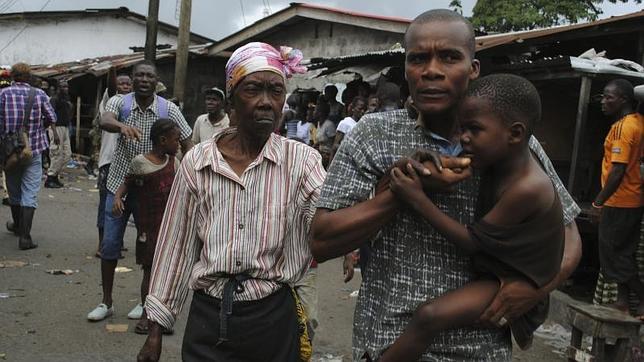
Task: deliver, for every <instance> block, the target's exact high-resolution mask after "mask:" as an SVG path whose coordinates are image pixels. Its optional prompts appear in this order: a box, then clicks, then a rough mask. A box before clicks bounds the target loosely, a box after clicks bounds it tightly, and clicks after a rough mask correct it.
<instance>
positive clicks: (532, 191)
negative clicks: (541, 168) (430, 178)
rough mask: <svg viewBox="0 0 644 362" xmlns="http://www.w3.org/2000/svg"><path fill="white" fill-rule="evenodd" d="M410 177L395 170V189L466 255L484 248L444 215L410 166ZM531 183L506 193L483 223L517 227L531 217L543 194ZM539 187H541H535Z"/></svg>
mask: <svg viewBox="0 0 644 362" xmlns="http://www.w3.org/2000/svg"><path fill="white" fill-rule="evenodd" d="M407 171H408V173H409V174H410V176H406V175H403V174H402V171H400V170H399V169H394V170H393V171H392V186H393V187H394V192H395V193H396V194H399V195H400V196H401V197H402V198H403V199H405V200H406V201H407V203H408V204H409V205H410V206H412V208H413V209H414V210H416V212H418V213H419V214H420V215H421V216H422V217H423V218H424V219H425V220H426V221H427V222H428V223H429V224H430V225H432V227H434V229H436V231H438V232H439V233H441V234H442V235H444V236H445V237H446V238H447V239H448V240H450V241H451V242H452V243H454V244H456V245H457V246H458V247H460V248H462V249H463V250H464V251H465V252H466V253H467V254H473V253H474V252H476V251H478V250H480V249H481V246H480V244H479V242H478V241H477V240H476V239H475V238H474V237H472V234H471V233H470V232H469V231H468V229H467V227H466V226H464V225H462V224H461V223H459V222H458V221H456V220H454V219H452V218H451V217H449V216H447V215H446V214H445V213H443V212H442V211H441V210H440V209H439V208H438V207H437V206H436V205H435V204H434V203H433V202H432V200H430V199H429V198H428V197H427V195H425V193H424V192H422V188H421V185H420V184H419V181H420V180H419V179H418V175H417V174H416V172H415V171H414V169H413V168H412V167H410V166H409V165H408V167H407ZM534 186H535V185H530V183H526V182H519V183H517V184H515V185H514V186H512V187H510V188H509V189H508V190H506V191H505V192H504V193H503V196H502V197H501V199H499V201H498V202H497V203H496V204H495V205H494V207H493V208H492V210H491V211H490V212H488V213H487V214H486V215H485V216H484V217H483V221H485V222H486V223H488V224H492V225H516V224H519V223H521V222H522V221H524V220H525V219H526V218H528V217H529V216H530V215H532V214H533V213H534V212H535V211H536V210H537V208H538V207H539V205H540V203H539V202H538V200H539V198H540V197H541V196H540V195H541V194H543V192H542V191H544V190H540V189H539V187H534ZM536 186H538V185H536Z"/></svg>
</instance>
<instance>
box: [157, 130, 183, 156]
mask: <svg viewBox="0 0 644 362" xmlns="http://www.w3.org/2000/svg"><path fill="white" fill-rule="evenodd" d="M180 138H181V133H179V130H178V129H177V128H174V129H172V131H170V132H168V133H167V134H166V135H165V136H161V146H162V147H163V149H164V150H165V152H166V153H167V154H169V155H171V156H174V155H176V154H177V152H179V139H180Z"/></svg>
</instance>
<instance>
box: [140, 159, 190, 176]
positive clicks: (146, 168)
mask: <svg viewBox="0 0 644 362" xmlns="http://www.w3.org/2000/svg"><path fill="white" fill-rule="evenodd" d="M169 161H170V156H168V155H166V156H165V162H163V163H162V164H160V165H157V164H156V163H152V161H150V160H148V158H147V157H145V155H136V156H135V157H134V158H133V159H132V162H131V163H130V170H129V171H128V173H129V174H130V175H147V174H149V173H153V172H157V171H159V170H161V169H162V168H164V167H165V166H166V165H167V164H168V162H169ZM173 161H174V171H175V172H176V171H177V170H178V169H179V160H178V159H177V158H176V157H173Z"/></svg>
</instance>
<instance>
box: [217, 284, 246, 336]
mask: <svg viewBox="0 0 644 362" xmlns="http://www.w3.org/2000/svg"><path fill="white" fill-rule="evenodd" d="M222 277H226V278H228V281H226V284H224V292H223V295H222V297H221V307H220V309H219V340H218V341H217V346H219V345H221V344H223V343H226V342H229V339H228V318H229V317H230V316H231V315H232V314H233V293H236V294H241V293H243V292H244V291H245V288H244V282H245V281H246V280H248V279H251V278H252V277H251V276H250V275H248V274H245V273H242V274H232V275H231V274H226V275H223V276H222Z"/></svg>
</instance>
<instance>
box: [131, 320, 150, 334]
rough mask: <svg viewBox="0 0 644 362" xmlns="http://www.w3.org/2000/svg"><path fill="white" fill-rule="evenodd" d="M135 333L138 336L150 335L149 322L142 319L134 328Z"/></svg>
mask: <svg viewBox="0 0 644 362" xmlns="http://www.w3.org/2000/svg"><path fill="white" fill-rule="evenodd" d="M134 333H136V334H148V320H147V319H141V320H139V321H138V322H137V323H136V326H134Z"/></svg>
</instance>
